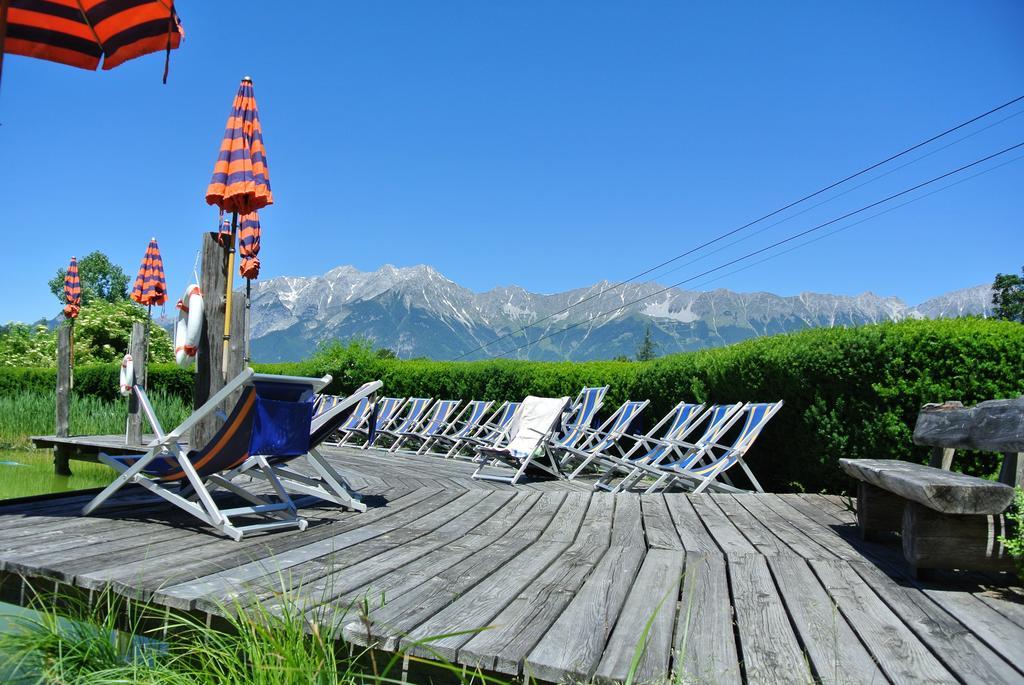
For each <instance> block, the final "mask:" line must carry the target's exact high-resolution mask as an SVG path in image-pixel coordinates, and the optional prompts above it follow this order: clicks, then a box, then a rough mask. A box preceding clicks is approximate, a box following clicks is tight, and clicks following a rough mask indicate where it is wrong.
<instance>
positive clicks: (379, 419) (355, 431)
mask: <svg viewBox="0 0 1024 685" xmlns="http://www.w3.org/2000/svg"><path fill="white" fill-rule="evenodd" d="M404 405H405V398H403V397H384V398H382V399H380V400H378V401H377V403H376V404H375V405H374V412H373V413H368V414H367V415H366V416H365V417H363V420H362V421H360V422H359V424H358V425H357V426H355V427H353V428H349V429H348V432H347V433H346V434H345V437H344V438H342V439H341V442H339V443H338V444H339V445H349V444H352V439H353V438H356V437H359V438H362V439H363V440H364V441H365V442H363V444H362V448H363V449H364V450H365V449H367V448H368V447H370V446H372V445H373V443H374V441H375V440H376V439H377V434H378V433H379V432H380V431H381V430H382V429H384V428H386V427H387V426H388V425H389V424H390V423H391V422H392V421H394V420H395V417H396V416H398V412H399V411H401V409H402V407H403V406H404Z"/></svg>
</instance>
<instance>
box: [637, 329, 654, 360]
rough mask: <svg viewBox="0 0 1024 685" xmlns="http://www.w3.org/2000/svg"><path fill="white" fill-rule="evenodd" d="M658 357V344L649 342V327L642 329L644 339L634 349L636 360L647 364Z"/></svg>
mask: <svg viewBox="0 0 1024 685" xmlns="http://www.w3.org/2000/svg"><path fill="white" fill-rule="evenodd" d="M657 356H658V344H657V343H655V342H654V341H653V340H651V327H650V326H648V327H647V328H646V329H644V339H643V341H642V342H641V343H640V347H638V348H636V360H637V361H638V362H647V361H650V360H652V359H654V358H655V357H657Z"/></svg>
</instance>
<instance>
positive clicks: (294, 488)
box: [225, 381, 383, 511]
mask: <svg viewBox="0 0 1024 685" xmlns="http://www.w3.org/2000/svg"><path fill="white" fill-rule="evenodd" d="M382 386H383V383H381V382H380V381H373V382H372V383H366V384H364V385H363V386H362V387H360V388H359V389H358V390H356V391H355V392H354V393H352V394H351V395H349V396H348V397H338V398H336V400H337V401H331V402H330V409H328V410H327V411H323V412H321V413H320V414H319V415H317V416H314V417H313V421H312V424H311V426H310V434H309V450H308V451H307V452H306V454H304V455H300V456H299V455H296V456H281V457H273V458H270V459H267V463H268V465H269V467H270V471H271V474H272V475H273V476H275V477H276V478H277V479H278V481H279V482H280V483H281V485H282V486H283V487H284V488H285V490H287V491H288V492H289V493H293V494H301V495H306V496H312V497H316V498H318V499H321V500H326V501H328V502H333V503H335V504H338V505H340V506H343V507H348V508H349V509H352V510H354V511H366V505H365V504H363V503H362V501H360V499H359V495H357V494H356V493H355V492H353V490H352V489H351V488H350V487H349V484H348V482H347V481H346V480H345V479H344V478H343V477H342V476H341V474H339V473H338V472H337V471H336V470H335V469H334V467H333V466H332V465H331V463H330V462H329V461H327V459H325V458H324V456H323V455H322V454H321V453H320V451H319V450H318V449H317V448H318V447H319V446H320V445H321V444H323V443H324V442H326V441H327V439H328V438H329V437H331V436H332V435H334V434H335V433H337V432H338V430H340V427H341V426H344V425H346V424H348V423H350V422H351V421H352V420H353V416H354V415H355V414H356V413H358V412H361V411H365V412H366V413H369V412H370V411H372V409H371V407H372V406H373V404H374V402H375V397H376V394H377V391H378V390H380V388H381V387H382ZM364 407H365V410H364ZM297 459H301V460H302V461H303V462H305V463H306V465H307V466H308V467H309V468H310V469H311V470H312V472H313V473H312V474H305V473H299V472H298V471H296V470H295V469H294V467H293V466H292V465H291V462H292V461H293V460H297ZM257 466H258V463H257V462H256V460H255V458H250V459H249V460H247V461H246V462H245V463H243V464H242V465H241V466H240V467H239V468H238V469H236V470H234V471H232V472H231V473H229V474H225V478H228V479H232V478H233V477H234V476H238V475H245V476H251V477H253V478H258V479H261V480H267V476H266V474H265V473H264V471H263V470H261V469H259V468H256V467H257Z"/></svg>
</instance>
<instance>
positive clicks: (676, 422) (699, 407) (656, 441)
mask: <svg viewBox="0 0 1024 685" xmlns="http://www.w3.org/2000/svg"><path fill="white" fill-rule="evenodd" d="M707 414H708V412H707V411H705V409H704V405H703V404H690V403H689V402H685V401H684V402H680V403H679V404H677V405H676V406H674V407H673V408H672V409H671V410H670V411H669V412H668V414H666V415H665V417H664V418H663V419H661V421H658V423H657V424H655V425H654V427H653V428H651V430H649V431H648V432H647V433H646V434H644V435H624V436H623V437H622V439H620V440H619V442H618V443H617V446H618V449H622V447H621V443H622V442H624V441H626V440H633V446H632V447H630V448H629V449H628V450H625V451H624V452H622V453H621V454H614V453H613V452H598V453H596V457H595V458H596V461H597V465H598V466H599V467H601V468H604V469H605V472H604V474H603V475H602V476H601V477H600V478H599V479H598V480H597V482H596V483H594V489H595V490H607V491H609V492H619V491H620V490H622V489H623V488H624V487H628V486H629V485H630V483H631V482H632V480H633V479H634V477H636V476H637V475H639V477H642V476H643V472H642V471H641V470H640V469H639V468H638V467H637V464H659V463H661V462H662V461H664V460H665V459H666V457H668V456H669V455H671V454H674V453H675V452H676V451H677V450H678V449H679V447H678V444H673V443H670V442H668V441H669V440H672V441H677V440H678V441H681V440H685V439H686V437H687V436H688V435H689V434H690V433H692V432H693V431H694V429H695V428H696V427H697V426H699V425H700V424H701V422H702V420H703V418H704V417H705V416H706V415H707ZM616 477H619V478H620V480H619V482H618V483H617V484H616V485H614V486H613V485H611V482H612V481H613V480H614V479H615V478H616Z"/></svg>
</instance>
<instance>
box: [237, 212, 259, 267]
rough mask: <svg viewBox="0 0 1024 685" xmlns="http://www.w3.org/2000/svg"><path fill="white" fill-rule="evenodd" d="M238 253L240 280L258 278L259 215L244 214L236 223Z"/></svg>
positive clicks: (254, 213)
mask: <svg viewBox="0 0 1024 685" xmlns="http://www.w3.org/2000/svg"><path fill="white" fill-rule="evenodd" d="M238 251H239V252H241V253H242V264H241V265H240V266H239V267H238V270H239V271H240V272H241V274H242V278H249V279H253V278H259V277H260V258H259V257H258V256H257V255H258V254H259V253H260V215H259V214H257V213H256V212H250V213H249V214H246V215H245V216H243V217H242V218H241V219H239V223H238Z"/></svg>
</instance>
